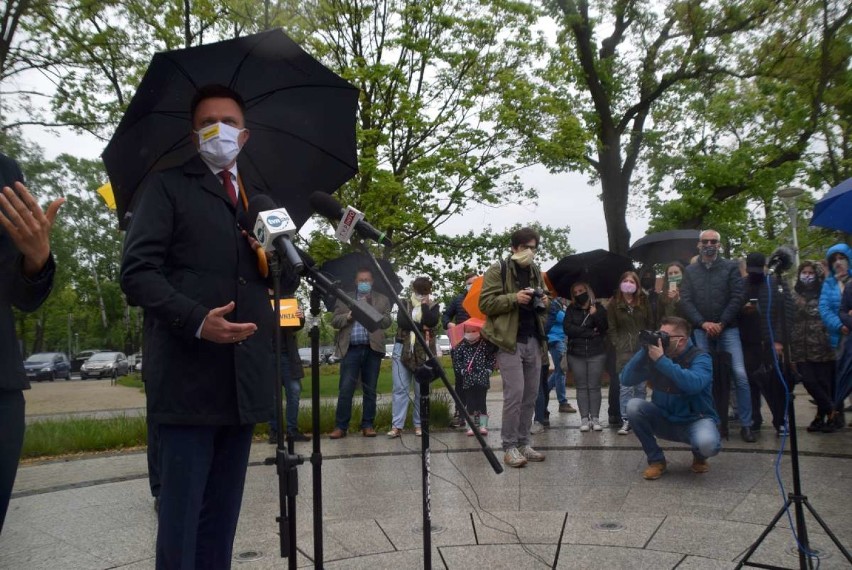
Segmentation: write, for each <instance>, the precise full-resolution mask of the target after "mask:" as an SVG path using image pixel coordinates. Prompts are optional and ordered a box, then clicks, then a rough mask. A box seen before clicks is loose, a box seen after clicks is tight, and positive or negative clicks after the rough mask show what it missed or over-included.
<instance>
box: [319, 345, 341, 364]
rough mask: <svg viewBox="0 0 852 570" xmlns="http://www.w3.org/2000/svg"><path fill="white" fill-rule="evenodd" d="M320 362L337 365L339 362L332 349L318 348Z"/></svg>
mask: <svg viewBox="0 0 852 570" xmlns="http://www.w3.org/2000/svg"><path fill="white" fill-rule="evenodd" d="M320 362H324V363H325V364H337V363H338V362H340V357H339V356H337V355H336V354H334V348H332V347H324V348H323V347H320Z"/></svg>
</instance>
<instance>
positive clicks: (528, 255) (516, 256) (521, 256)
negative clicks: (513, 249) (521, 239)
mask: <svg viewBox="0 0 852 570" xmlns="http://www.w3.org/2000/svg"><path fill="white" fill-rule="evenodd" d="M534 257H535V253H533V250H531V249H525V250H523V251H519V252H517V253H513V254H512V261H514V262H515V263H517V264H518V265H520V266H521V267H529V266H530V264H532V262H533V258H534Z"/></svg>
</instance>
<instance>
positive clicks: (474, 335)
mask: <svg viewBox="0 0 852 570" xmlns="http://www.w3.org/2000/svg"><path fill="white" fill-rule="evenodd" d="M464 339H465V340H466V341H467V342H476V341H478V340H479V333H478V332H466V333H464Z"/></svg>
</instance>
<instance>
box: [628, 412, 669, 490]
mask: <svg viewBox="0 0 852 570" xmlns="http://www.w3.org/2000/svg"><path fill="white" fill-rule="evenodd" d="M631 431H632V429H631V427H630V422H629V421H627V420H624V422H623V423H622V424H621V429H619V430H618V435H627V434H628V433H630V432H631ZM661 474H662V473H661ZM645 479H647V477H645Z"/></svg>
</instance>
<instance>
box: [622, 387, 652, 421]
mask: <svg viewBox="0 0 852 570" xmlns="http://www.w3.org/2000/svg"><path fill="white" fill-rule="evenodd" d="M618 390H619V392H618V393H619V398H618V402H619V404H620V407H621V418H622V419H625V418H626V417H627V404H628V403H629V402H630V400H632V399H634V398H639V399H640V400H644V399H645V397H646V396H647V395H648V391H647V390H646V383H645V382H639V383H638V384H636V385H635V386H620V387H619V389H618Z"/></svg>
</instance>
